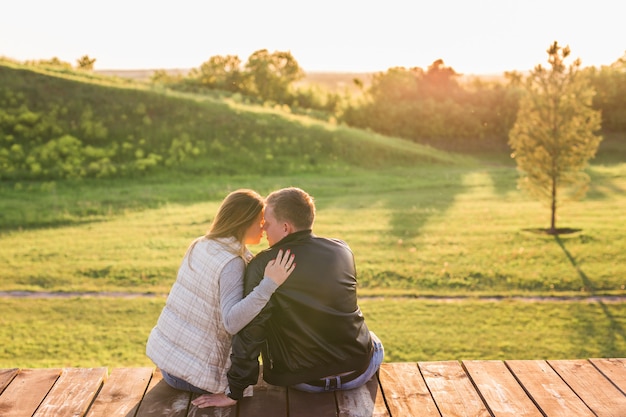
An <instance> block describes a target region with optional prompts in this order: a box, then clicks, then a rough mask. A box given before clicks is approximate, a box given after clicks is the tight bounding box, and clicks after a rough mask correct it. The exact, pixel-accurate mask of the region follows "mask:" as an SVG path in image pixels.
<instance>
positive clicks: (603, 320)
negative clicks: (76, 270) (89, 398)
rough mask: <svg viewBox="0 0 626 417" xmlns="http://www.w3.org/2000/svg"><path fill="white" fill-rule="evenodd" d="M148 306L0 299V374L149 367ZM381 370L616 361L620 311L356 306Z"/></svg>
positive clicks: (386, 303)
mask: <svg viewBox="0 0 626 417" xmlns="http://www.w3.org/2000/svg"><path fill="white" fill-rule="evenodd" d="M164 302H165V299H164V298H163V297H156V298H149V299H146V298H88V297H87V298H85V297H83V298H80V297H75V298H69V299H35V300H24V299H3V300H2V303H0V340H2V344H0V368H12V367H59V366H61V367H63V366H81V367H96V366H109V367H116V366H152V364H151V363H150V360H149V359H148V358H147V357H146V356H145V353H144V352H145V342H146V339H147V337H148V333H149V332H150V329H151V328H152V326H153V325H154V323H155V322H156V319H157V317H158V314H159V312H160V310H161V308H162V306H163V304H164ZM360 304H361V308H362V310H363V313H364V314H365V316H366V318H367V322H368V325H369V327H370V328H371V329H372V330H373V331H374V332H376V334H377V335H378V336H379V337H380V338H381V340H382V341H383V343H384V346H385V360H386V361H387V362H394V361H420V360H454V359H459V360H460V359H512V358H514V359H542V358H546V359H559V358H561V359H565V358H587V357H623V356H624V354H625V353H626V311H625V309H624V304H623V303H603V302H571V301H567V302H563V301H551V302H545V301H542V302H528V301H511V300H509V301H483V300H475V299H467V300H464V301H460V302H459V301H453V302H451V301H444V300H442V301H436V300H415V299H407V298H400V299H397V298H378V299H362V300H361V301H360Z"/></svg>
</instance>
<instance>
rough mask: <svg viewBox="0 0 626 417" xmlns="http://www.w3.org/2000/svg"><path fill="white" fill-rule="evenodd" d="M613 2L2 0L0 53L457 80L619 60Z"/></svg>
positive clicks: (622, 41) (618, 18)
mask: <svg viewBox="0 0 626 417" xmlns="http://www.w3.org/2000/svg"><path fill="white" fill-rule="evenodd" d="M622 3H623V2H621V1H618V0H594V1H591V0H588V1H583V0H525V1H521V0H482V1H481V0H431V1H422V0H383V1H378V0H376V1H374V0H315V1H307V2H304V1H300V2H298V1H296V0H291V1H289V0H219V1H215V0H176V1H171V0H170V1H165V0H151V1H147V0H107V1H102V0H19V1H18V0H6V1H3V2H2V3H1V4H0V56H4V57H7V58H11V59H14V60H18V61H25V60H38V59H50V58H52V57H57V58H59V59H61V60H62V61H66V62H69V63H71V64H72V65H76V60H77V59H79V58H80V57H82V56H84V55H88V56H89V57H91V58H95V59H96V62H95V69H96V70H104V69H174V68H184V69H188V68H197V67H200V65H202V63H204V62H206V61H208V60H209V58H211V57H212V56H215V55H222V56H224V55H237V56H238V57H239V58H240V59H241V61H242V62H245V61H246V60H247V59H248V57H249V56H250V55H251V54H252V53H254V52H255V51H257V50H260V49H267V50H268V51H269V52H270V53H271V52H274V51H289V52H291V54H292V55H293V57H294V58H295V59H296V61H297V62H298V64H299V65H300V67H301V68H302V69H303V70H304V71H305V72H318V71H328V72H375V71H386V70H387V69H389V68H391V67H405V68H411V67H420V68H423V69H426V68H428V66H429V65H430V64H432V63H433V62H434V61H435V60H437V59H442V60H443V61H444V64H445V65H447V66H449V67H452V68H453V69H454V70H455V71H456V72H457V73H461V74H502V73H504V72H505V71H526V70H530V69H532V68H534V67H535V66H536V65H537V64H542V65H544V66H547V57H548V55H547V53H546V50H547V49H548V47H549V46H550V45H551V44H552V43H553V42H554V41H557V42H558V43H559V44H560V45H562V46H569V47H570V49H571V56H572V58H580V59H581V61H582V66H583V67H587V66H595V67H600V66H602V65H610V64H611V63H613V62H615V61H617V60H618V59H619V58H620V57H622V56H624V54H625V53H626V23H625V21H624V16H626V13H625V12H626V3H624V4H625V5H624V6H623V5H621V4H622Z"/></svg>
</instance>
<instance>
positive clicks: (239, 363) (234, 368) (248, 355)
mask: <svg viewBox="0 0 626 417" xmlns="http://www.w3.org/2000/svg"><path fill="white" fill-rule="evenodd" d="M268 259H271V258H269V257H268ZM266 263H267V262H266V261H265V260H264V258H261V257H257V258H255V259H253V260H252V261H251V262H250V264H249V265H248V268H247V269H246V274H245V277H244V294H245V295H247V294H249V293H250V292H251V291H252V290H253V289H254V287H255V286H256V285H258V283H259V282H261V280H262V279H263V275H264V271H265V264H266ZM272 310H273V300H272V299H271V298H270V300H269V302H268V303H267V305H266V306H265V307H264V308H263V309H262V310H261V312H260V313H259V314H258V315H257V316H256V317H255V318H254V319H252V321H251V322H250V323H249V324H248V325H247V326H246V327H244V328H243V329H242V330H241V331H239V333H237V334H236V335H235V336H234V337H233V344H232V353H231V355H230V359H231V366H230V370H229V371H228V384H229V389H230V394H229V395H228V396H229V397H230V398H232V399H235V400H239V399H241V398H242V397H243V391H244V389H246V387H248V386H249V385H254V384H256V383H257V381H258V378H259V354H260V353H261V349H262V347H263V344H264V343H265V339H266V324H267V321H268V320H269V318H270V317H271V316H272Z"/></svg>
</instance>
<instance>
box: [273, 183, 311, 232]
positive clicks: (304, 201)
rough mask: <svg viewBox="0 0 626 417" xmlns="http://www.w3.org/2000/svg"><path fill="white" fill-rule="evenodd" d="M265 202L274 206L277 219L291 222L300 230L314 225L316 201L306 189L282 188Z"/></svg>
mask: <svg viewBox="0 0 626 417" xmlns="http://www.w3.org/2000/svg"><path fill="white" fill-rule="evenodd" d="M265 202H266V204H267V205H268V206H271V207H272V210H273V212H274V216H275V217H276V219H277V220H279V221H286V222H289V223H291V224H292V225H293V226H294V227H295V228H296V229H298V230H306V229H311V228H312V227H313V222H314V221H315V202H314V201H313V197H311V196H310V195H309V194H308V193H307V192H306V191H304V190H302V189H300V188H296V187H289V188H282V189H280V190H277V191H274V192H273V193H271V194H270V195H268V196H267V199H266V200H265Z"/></svg>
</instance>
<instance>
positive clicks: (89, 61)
mask: <svg viewBox="0 0 626 417" xmlns="http://www.w3.org/2000/svg"><path fill="white" fill-rule="evenodd" d="M95 63H96V58H89V55H83V56H82V57H81V58H80V59H77V60H76V64H77V65H78V68H79V69H82V70H87V71H91V70H93V65H94V64H95Z"/></svg>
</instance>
